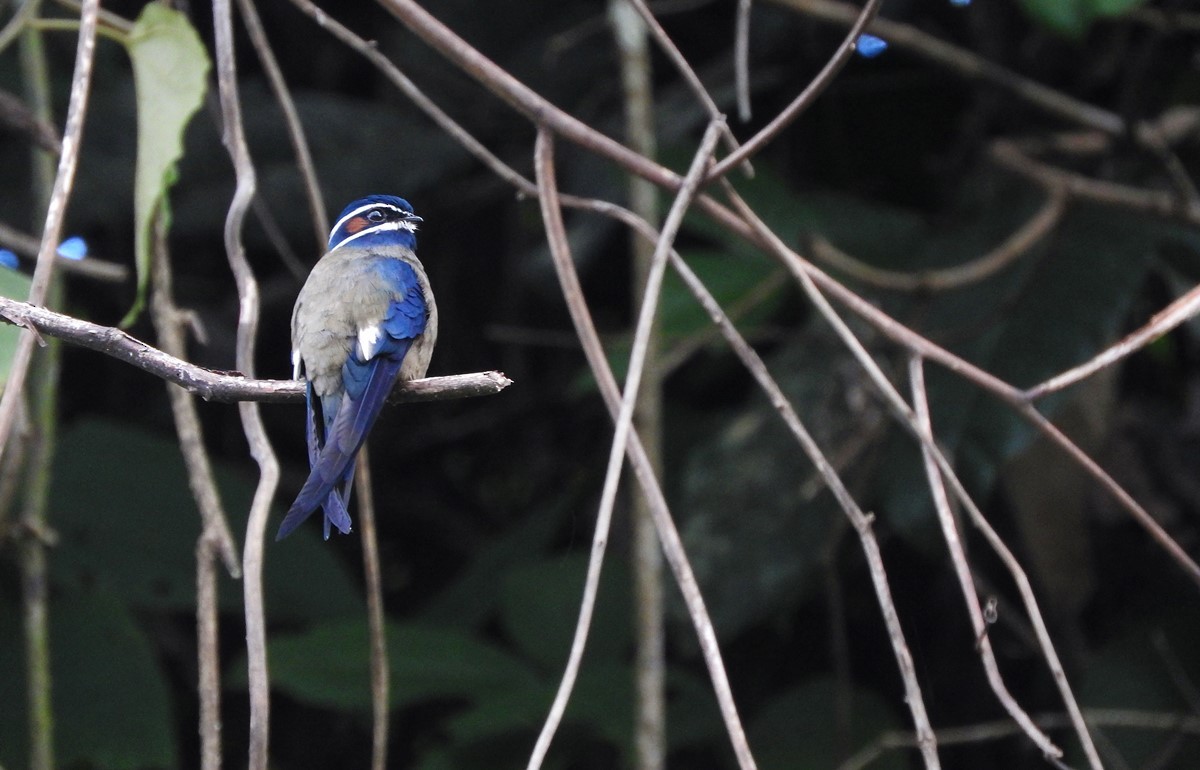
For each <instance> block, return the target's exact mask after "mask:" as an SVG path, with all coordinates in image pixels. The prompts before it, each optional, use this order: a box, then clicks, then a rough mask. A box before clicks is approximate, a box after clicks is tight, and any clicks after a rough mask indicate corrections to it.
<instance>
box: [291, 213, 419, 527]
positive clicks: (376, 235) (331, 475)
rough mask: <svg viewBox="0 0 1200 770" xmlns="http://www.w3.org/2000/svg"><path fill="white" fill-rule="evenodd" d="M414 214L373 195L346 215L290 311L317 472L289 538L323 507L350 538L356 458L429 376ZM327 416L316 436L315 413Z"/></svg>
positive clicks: (299, 502) (296, 371) (297, 507)
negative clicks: (378, 425) (407, 393)
mask: <svg viewBox="0 0 1200 770" xmlns="http://www.w3.org/2000/svg"><path fill="white" fill-rule="evenodd" d="M421 221H422V219H421V217H419V216H417V215H416V214H414V213H413V209H412V206H411V205H409V203H408V201H406V200H404V199H403V198H397V197H396V196H394V195H370V196H367V197H366V198H360V199H359V200H356V201H354V202H353V203H351V204H350V205H349V206H347V207H346V208H345V210H344V211H342V214H341V216H339V217H338V220H337V222H336V223H335V224H334V226H333V231H332V232H331V233H330V234H329V247H328V251H327V252H326V253H325V256H323V257H321V259H320V260H319V261H318V262H317V264H316V265H315V266H314V267H313V269H312V272H311V273H310V274H309V276H308V280H307V281H306V282H305V283H304V288H302V289H301V290H300V296H299V297H297V298H296V307H295V309H294V310H293V311H292V366H293V374H292V376H293V377H295V378H296V379H300V377H301V375H303V377H304V379H305V380H307V382H308V387H307V389H306V408H307V418H308V423H307V430H306V437H307V441H308V461H309V465H310V467H311V471H310V473H309V475H308V480H307V481H305V482H304V486H303V487H302V488H301V489H300V494H299V495H297V497H296V502H294V503H292V507H291V508H290V509H289V510H288V512H287V515H286V516H284V517H283V523H282V524H280V526H279V534H278V535H276V537H275V539H276V540H281V539H283V538H285V537H287V536H288V535H289V534H291V532H292V531H293V530H294V529H296V527H298V526H299V525H300V523H301V522H303V521H304V520H305V519H307V518H308V517H309V516H310V515H311V514H312V513H313V511H315V510H316V509H317V508H318V507H322V508H324V509H325V538H326V539H328V538H329V531H330V527H331V526H332V527H336V528H337V530H338V531H339V532H341V533H342V534H346V533H348V532H349V531H350V514H349V512H348V510H347V508H348V506H349V503H350V486H351V484H352V482H353V480H354V459H355V456H356V455H357V454H358V450H359V447H361V446H362V445H363V442H364V441H366V438H367V433H368V432H369V431H370V430H371V425H372V423H374V422H375V418H376V417H378V416H379V410H380V408H381V407H382V406H383V402H384V399H386V398H387V395H388V393H389V392H390V391H391V389H392V385H393V384H395V382H396V381H397V380H398V379H399V380H413V379H417V378H420V377H424V376H425V370H426V369H427V368H428V367H429V357H430V355H431V354H432V353H433V345H434V342H435V341H436V338H437V327H438V323H437V321H438V317H437V306H436V305H435V304H434V302H433V293H432V292H431V291H430V289H429V279H428V278H427V277H426V276H425V268H424V267H422V266H421V262H420V261H419V260H418V259H417V255H416V252H415V249H416V246H417V236H416V230H417V223H418V222H421ZM318 411H319V412H320V415H321V429H320V430H318V420H317V413H318Z"/></svg>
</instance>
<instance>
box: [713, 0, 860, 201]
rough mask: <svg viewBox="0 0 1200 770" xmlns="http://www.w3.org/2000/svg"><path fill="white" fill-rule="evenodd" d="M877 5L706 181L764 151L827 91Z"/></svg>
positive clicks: (717, 177)
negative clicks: (793, 95) (796, 92)
mask: <svg viewBox="0 0 1200 770" xmlns="http://www.w3.org/2000/svg"><path fill="white" fill-rule="evenodd" d="M880 5H882V0H867V2H866V4H865V5H864V6H863V8H862V10H861V11H860V12H859V14H858V18H857V19H856V20H855V21H854V23H853V24H851V25H850V31H849V32H847V33H846V38H845V40H843V41H842V43H841V45H839V46H838V47H837V50H836V51H834V52H833V56H831V57H830V58H829V61H827V62H826V63H825V66H824V67H822V68H821V71H820V72H818V73H817V74H816V77H814V78H813V79H812V80H810V81H809V83H808V85H807V86H805V87H804V90H803V91H801V92H800V94H799V95H798V96H797V97H796V98H795V99H793V100H792V103H791V104H789V105H788V106H787V107H784V108H783V110H782V111H781V112H780V113H779V114H778V115H776V116H775V117H774V118H772V119H771V122H770V123H768V124H767V125H765V126H763V128H762V129H761V130H760V131H759V132H758V133H757V134H755V135H754V136H753V137H751V138H750V139H749V140H747V141H746V142H745V143H744V144H743V145H742V146H741V148H739V149H738V150H737V151H736V152H732V153H730V154H729V155H727V156H725V158H723V159H722V160H721V162H719V163H717V164H716V165H715V166H713V167H712V168H711V169H709V171H708V179H709V180H712V179H720V178H721V177H723V176H725V175H726V174H728V173H729V170H730V169H731V168H733V167H734V166H737V165H739V164H741V163H742V162H743V161H745V160H746V159H748V158H751V157H753V156H754V155H755V154H756V153H758V151H759V150H761V149H762V148H763V147H766V146H767V144H768V143H769V142H770V141H771V140H772V139H774V138H775V137H776V136H778V135H779V132H781V131H783V129H785V128H787V127H788V126H789V125H791V123H792V121H794V120H795V119H796V118H798V117H800V115H801V114H803V112H804V111H805V110H807V109H808V108H809V106H810V105H812V103H813V102H814V101H816V100H817V97H818V96H820V95H821V94H823V93H825V89H826V88H828V87H829V84H830V83H832V82H833V79H834V78H835V77H837V75H838V73H839V72H841V71H842V68H843V67H845V66H846V62H848V61H850V57H851V56H853V55H854V48H855V46H856V45H857V41H858V36H859V35H860V34H862V31H863V29H865V28H866V26H867V25H868V24H870V23H871V20H872V19H874V18H875V14H877V13H879V6H880Z"/></svg>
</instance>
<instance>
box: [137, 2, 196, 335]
mask: <svg viewBox="0 0 1200 770" xmlns="http://www.w3.org/2000/svg"><path fill="white" fill-rule="evenodd" d="M126 45H127V49H128V51H129V58H130V60H131V61H132V63H133V83H134V90H135V92H136V95H137V111H138V152H137V170H136V173H135V177H134V189H133V203H134V227H135V230H134V255H135V261H136V264H137V272H138V290H137V298H136V299H135V300H134V305H133V307H132V308H130V310H129V313H128V314H126V316H125V318H124V319H123V320H122V321H121V325H122V326H128V325H129V324H131V323H133V322H134V320H136V319H137V316H138V314H139V313H141V310H142V307H143V306H144V305H145V299H146V287H147V286H148V285H149V280H150V243H151V238H150V235H151V227H152V225H153V223H154V219H155V217H156V216H157V217H165V218H167V219H166V221H164V222H163V225H164V226H166V225H168V224H169V221H170V219H169V218H170V206H169V203H168V200H167V192H168V190H170V188H171V186H172V185H174V184H175V179H176V176H177V174H176V169H175V164H176V162H177V161H178V160H179V158H181V157H182V156H183V132H184V129H186V128H187V124H188V121H190V120H191V118H192V116H193V115H194V114H195V113H196V111H197V110H198V109H200V105H201V104H203V102H204V91H205V88H206V83H207V77H208V69H209V62H208V54H207V53H206V52H205V50H204V44H203V43H202V42H201V41H200V36H199V35H197V34H196V30H195V29H193V28H192V25H191V23H189V22H188V18H187V16H185V15H184V14H182V13H180V12H179V11H175V10H172V9H170V8H168V7H167V6H165V5H161V4H159V3H148V4H147V5H146V6H145V7H144V8H143V9H142V13H141V15H139V16H138V19H137V21H136V22H135V23H134V25H133V29H132V30H131V31H130V33H129V38H128V43H127V44H126Z"/></svg>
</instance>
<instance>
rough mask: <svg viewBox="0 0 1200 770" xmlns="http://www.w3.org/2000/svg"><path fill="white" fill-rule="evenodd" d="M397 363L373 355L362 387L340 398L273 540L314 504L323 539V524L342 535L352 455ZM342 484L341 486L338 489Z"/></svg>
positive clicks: (375, 413)
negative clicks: (319, 510) (320, 509)
mask: <svg viewBox="0 0 1200 770" xmlns="http://www.w3.org/2000/svg"><path fill="white" fill-rule="evenodd" d="M400 364H401V361H400V360H395V359H392V358H376V359H372V360H371V361H370V362H368V364H367V367H368V372H367V377H366V378H365V383H364V385H363V387H362V388H361V390H359V391H358V392H357V393H347V394H346V395H345V396H344V397H343V398H342V403H341V406H339V407H338V411H337V415H336V416H335V417H334V418H333V421H332V423H331V424H330V425H329V430H328V431H327V432H326V436H325V445H324V446H322V447H321V449H320V452H319V453H318V454H317V458H316V462H315V463H313V466H312V470H311V471H310V472H309V474H308V479H307V480H306V481H305V482H304V486H303V487H301V489H300V493H299V494H298V495H297V496H296V501H295V502H294V503H292V507H291V508H289V509H288V512H287V515H286V516H284V517H283V522H282V523H281V524H280V525H279V532H278V534H277V535H276V536H275V539H276V540H277V541H278V540H282V539H283V538H285V537H287V536H288V535H289V534H291V533H292V531H293V530H295V529H296V527H298V526H300V524H301V523H302V522H303V521H304V520H305V519H307V518H308V517H309V516H311V515H312V513H313V512H314V511H315V510H316V509H317V507H318V506H323V507H324V508H325V519H326V522H327V525H326V537H328V532H329V530H328V524H332V525H333V526H335V527H337V529H338V531H340V532H342V533H343V534H345V533H347V532H349V531H350V514H349V513H348V512H347V510H346V502H347V501H348V499H349V495H350V485H351V482H352V481H353V473H354V457H355V455H357V454H358V450H359V448H360V447H361V446H362V445H363V442H364V441H365V440H366V438H367V433H368V432H369V431H370V429H371V425H372V424H373V423H374V422H375V419H376V418H377V417H378V416H379V410H380V409H382V408H383V402H384V400H385V399H386V398H387V395H388V392H389V391H390V390H391V389H392V383H393V382H394V381H395V379H396V374H397V373H398V372H399V371H400ZM310 419H312V418H311V417H310ZM310 446H311V444H310ZM342 485H344V488H343V489H337V487H339V486H342Z"/></svg>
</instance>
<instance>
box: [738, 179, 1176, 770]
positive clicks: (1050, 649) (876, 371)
mask: <svg viewBox="0 0 1200 770" xmlns="http://www.w3.org/2000/svg"><path fill="white" fill-rule="evenodd" d="M727 193H728V194H729V195H730V198H731V200H732V201H733V202H734V205H735V206H736V207H737V209H738V211H740V212H742V214H743V216H745V217H746V218H747V220H748V221H749V222H751V224H752V225H753V226H754V227H755V229H756V230H758V231H759V232H760V233H761V234H762V236H763V237H764V238H765V239H766V240H768V241H770V242H771V243H773V244H774V246H775V248H776V249H780V248H786V247H785V246H783V244H782V242H780V241H779V239H778V236H776V235H775V234H774V233H773V232H771V230H770V229H769V228H767V226H766V225H765V224H764V223H763V222H762V220H760V219H758V217H757V216H756V215H755V214H754V212H752V211H750V209H749V208H748V207H747V206H746V205H745V203H744V202H742V201H741V199H740V198H738V197H737V195H736V193H734V192H733V191H732V189H727ZM797 277H798V279H799V281H800V283H801V286H802V288H803V289H804V291H805V293H806V294H807V295H808V297H809V299H810V300H811V301H812V303H813V305H814V306H815V307H816V308H817V310H818V311H819V312H820V313H821V314H822V315H823V316H824V317H825V319H826V320H827V321H828V322H829V324H830V325H831V326H832V327H833V328H834V331H836V332H837V334H838V336H839V337H841V338H842V341H843V342H844V343H845V345H846V347H847V348H848V349H849V350H850V352H851V353H852V354H853V355H854V357H855V358H856V359H857V360H858V362H859V363H860V364H861V365H862V367H863V369H864V371H866V373H867V375H868V376H869V377H870V379H871V381H872V382H873V383H874V384H875V386H876V388H877V389H878V390H879V392H880V393H881V394H882V395H883V396H884V399H885V400H886V401H887V403H888V406H889V407H890V408H891V409H892V410H893V413H894V414H895V415H896V416H897V417H898V418H899V421H900V422H901V424H902V425H904V426H905V427H906V428H907V429H908V430H909V431H910V432H911V433H912V434H913V435H914V436H915V437H916V438H917V440H918V441H919V442H920V443H921V445H922V447H923V448H926V449H928V451H929V452H930V453H931V454H932V455H933V457H934V458H935V459H936V460H937V463H938V468H939V469H940V470H941V472H942V474H943V476H944V478H945V479H946V481H948V482H949V483H950V486H951V489H952V490H953V491H954V494H955V496H956V497H958V499H959V501H960V502H961V503H962V504H963V506H964V507H965V508H966V509H967V512H968V513H969V514H970V516H971V518H972V521H973V522H974V523H975V525H976V526H977V527H978V528H979V529H980V531H981V532H982V533H983V535H984V537H985V538H986V539H987V541H988V544H989V545H991V547H992V549H993V550H994V551H995V552H996V554H997V555H998V556H999V557H1000V559H1001V560H1002V561H1003V562H1004V564H1005V566H1006V567H1007V568H1008V570H1009V573H1010V574H1011V575H1012V578H1013V581H1014V582H1015V583H1016V585H1017V590H1018V592H1019V593H1020V594H1021V599H1022V601H1023V602H1024V604H1025V610H1026V613H1027V614H1028V616H1029V619H1030V621H1031V622H1032V623H1033V627H1034V630H1035V632H1036V634H1037V638H1038V642H1039V645H1040V647H1041V650H1042V655H1043V657H1044V658H1045V660H1046V665H1047V666H1048V667H1049V669H1050V673H1051V676H1052V677H1053V678H1054V683H1055V685H1056V686H1057V687H1058V690H1059V695H1060V697H1061V698H1062V700H1063V704H1064V705H1065V706H1066V708H1067V712H1068V713H1069V714H1071V715H1072V718H1073V723H1074V725H1075V729H1076V734H1077V735H1078V737H1079V740H1080V743H1081V744H1082V745H1083V746H1084V749H1085V753H1086V754H1087V755H1088V758H1089V760H1090V761H1092V762H1093V764H1092V767H1093V768H1095V769H1096V770H1098V769H1099V768H1100V764H1099V758H1098V757H1097V756H1096V751H1095V747H1094V746H1093V745H1092V739H1091V736H1090V734H1089V733H1088V730H1087V725H1086V724H1084V722H1083V717H1082V716H1081V715H1080V710H1079V705H1078V703H1077V702H1076V700H1075V694H1074V693H1073V692H1072V690H1071V687H1070V684H1069V683H1068V682H1067V677H1066V673H1065V672H1064V670H1063V667H1062V663H1061V662H1060V661H1059V658H1058V653H1057V651H1056V650H1055V649H1054V642H1053V640H1051V638H1050V632H1049V630H1048V629H1047V628H1046V623H1045V620H1044V619H1043V617H1042V613H1041V609H1040V608H1039V606H1038V602H1037V596H1036V595H1035V594H1034V592H1033V587H1032V585H1031V584H1030V582H1029V578H1028V576H1027V575H1026V574H1025V571H1024V569H1022V567H1021V565H1020V563H1019V562H1018V561H1017V559H1016V557H1015V556H1013V554H1012V551H1010V550H1009V548H1008V546H1007V545H1006V544H1005V542H1004V540H1003V539H1002V538H1001V537H1000V536H999V535H998V534H996V531H995V530H994V529H992V526H991V524H989V523H988V521H987V519H986V518H985V517H984V515H983V512H982V511H980V510H979V507H978V506H977V505H976V504H975V501H974V500H973V499H972V498H971V496H970V495H969V494H968V493H967V490H966V488H965V487H964V486H963V485H962V482H961V481H960V480H959V479H958V476H957V475H956V474H955V472H954V468H953V466H952V465H951V464H950V462H949V460H947V459H946V457H945V455H944V454H943V453H942V451H941V449H940V448H939V447H938V446H937V444H935V443H933V442H932V441H926V440H925V434H924V433H923V432H922V430H921V429H920V428H919V426H918V423H917V419H916V416H915V414H914V413H913V411H912V409H911V408H909V406H908V404H907V403H905V401H904V398H903V397H902V396H901V395H900V393H899V392H898V391H897V390H896V388H895V387H894V386H893V385H892V384H891V382H889V381H888V379H887V377H886V376H885V375H884V373H883V371H882V370H880V368H879V365H878V364H876V363H875V361H874V359H873V358H871V355H870V354H869V353H868V352H867V350H866V348H864V347H863V345H862V343H861V342H859V340H858V338H857V337H856V336H855V335H854V332H852V331H851V330H850V328H849V327H848V326H847V325H846V323H845V322H844V321H843V320H842V319H841V317H840V316H839V315H838V314H837V312H836V311H835V310H834V309H833V307H832V305H830V304H829V302H828V300H826V299H825V296H824V295H823V294H821V291H820V289H818V288H817V284H816V281H815V280H814V277H813V276H812V275H810V274H809V273H808V272H805V271H803V270H801V271H799V272H798V274H797ZM833 285H839V286H840V284H833ZM1024 406H1025V407H1028V405H1024ZM1019 411H1021V413H1022V414H1027V412H1026V411H1025V410H1019ZM1028 411H1030V412H1032V413H1033V416H1035V417H1036V418H1040V419H1041V420H1042V421H1043V423H1044V425H1043V426H1042V427H1043V429H1044V430H1048V433H1049V435H1054V434H1057V436H1059V437H1060V439H1061V440H1060V441H1058V442H1057V443H1059V444H1060V446H1063V443H1062V442H1066V443H1067V444H1069V445H1070V447H1071V448H1074V450H1075V452H1077V453H1078V455H1076V454H1073V456H1074V457H1075V458H1076V460H1077V461H1078V462H1080V463H1084V461H1087V462H1092V461H1091V459H1090V458H1088V457H1087V455H1086V454H1084V453H1083V452H1082V450H1080V449H1079V448H1078V447H1076V446H1075V444H1074V443H1072V442H1070V440H1069V439H1067V438H1066V437H1065V436H1064V435H1063V434H1062V433H1061V432H1059V431H1058V430H1057V429H1056V428H1054V426H1053V425H1052V424H1050V423H1049V421H1047V420H1045V418H1044V417H1042V416H1041V415H1040V414H1039V413H1038V412H1037V411H1036V410H1034V409H1032V407H1028ZM1064 448H1066V447H1064ZM1068 451H1070V449H1069V448H1068ZM1080 455H1081V456H1082V457H1080ZM1092 466H1093V467H1094V470H1095V471H1096V472H1099V473H1100V474H1102V475H1106V474H1104V472H1103V471H1102V470H1100V469H1099V468H1098V467H1095V463H1094V462H1092ZM1085 467H1086V465H1085ZM1093 475H1095V474H1094V473H1093ZM1113 483H1114V484H1115V482H1113ZM1117 489H1118V490H1120V492H1121V493H1122V494H1124V495H1125V496H1126V497H1128V494H1127V493H1126V492H1125V491H1124V490H1123V489H1121V488H1120V486H1119V485H1118V486H1117ZM1129 499H1130V500H1132V498H1129ZM1135 505H1136V503H1135ZM1171 542H1174V541H1171ZM1060 753H1061V752H1060ZM1047 756H1050V757H1055V755H1054V754H1048V755H1047Z"/></svg>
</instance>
